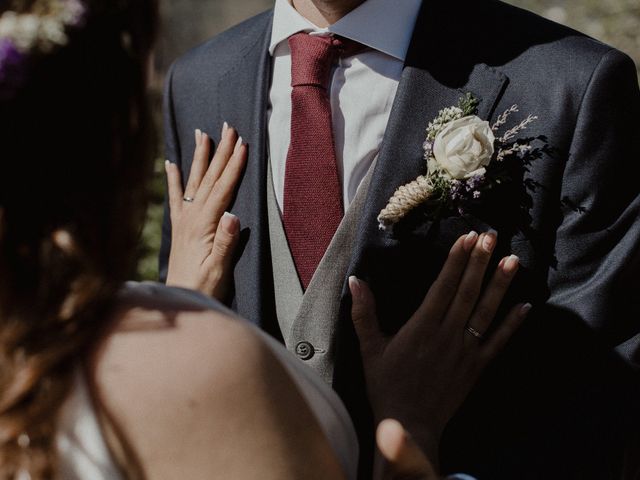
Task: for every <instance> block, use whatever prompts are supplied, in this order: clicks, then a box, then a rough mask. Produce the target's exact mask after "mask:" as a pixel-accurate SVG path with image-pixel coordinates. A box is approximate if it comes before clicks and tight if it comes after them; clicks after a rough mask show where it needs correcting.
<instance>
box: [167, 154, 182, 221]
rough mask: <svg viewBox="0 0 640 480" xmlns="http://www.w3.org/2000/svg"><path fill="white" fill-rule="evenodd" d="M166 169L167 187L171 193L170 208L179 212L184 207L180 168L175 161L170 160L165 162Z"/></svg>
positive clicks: (173, 211) (174, 211)
mask: <svg viewBox="0 0 640 480" xmlns="http://www.w3.org/2000/svg"><path fill="white" fill-rule="evenodd" d="M164 169H165V172H166V174H167V189H168V193H169V209H170V211H171V213H172V214H173V213H177V212H179V211H180V209H181V208H182V202H183V194H182V180H181V175H180V169H179V168H178V166H177V165H176V164H175V163H171V162H170V161H169V160H167V161H166V162H164Z"/></svg>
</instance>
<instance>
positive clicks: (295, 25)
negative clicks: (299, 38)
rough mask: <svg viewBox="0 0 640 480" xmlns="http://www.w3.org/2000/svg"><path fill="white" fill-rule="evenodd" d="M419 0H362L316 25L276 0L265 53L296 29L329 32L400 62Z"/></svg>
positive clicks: (420, 2)
mask: <svg viewBox="0 0 640 480" xmlns="http://www.w3.org/2000/svg"><path fill="white" fill-rule="evenodd" d="M421 4H422V0H366V1H365V2H364V3H362V4H361V5H360V6H359V7H358V8H356V9H354V10H352V11H351V12H349V13H348V14H347V15H345V16H344V17H342V18H341V19H340V20H338V21H337V22H336V23H334V24H333V25H330V26H329V27H327V28H319V27H317V26H315V25H314V24H313V23H311V22H310V21H309V20H307V19H306V18H304V17H303V16H302V15H300V14H299V13H298V12H297V11H296V9H295V8H293V6H292V5H291V3H290V0H276V5H275V9H274V13H273V30H272V33H271V44H270V45H269V53H271V55H273V52H274V51H275V49H276V47H277V46H278V45H279V44H280V43H281V42H283V41H285V40H287V39H288V38H289V37H290V36H291V35H293V34H295V33H298V32H317V33H333V34H336V35H340V36H343V37H346V38H349V39H351V40H355V41H356V42H359V43H361V44H363V45H366V46H368V47H370V48H373V49H374V50H378V51H380V52H383V53H386V54H387V55H391V56H392V57H394V58H397V59H398V60H400V61H402V62H404V60H405V57H406V56H407V50H408V49H409V43H410V42H411V37H412V35H413V29H414V27H415V23H416V19H417V17H418V12H419V10H420V6H421Z"/></svg>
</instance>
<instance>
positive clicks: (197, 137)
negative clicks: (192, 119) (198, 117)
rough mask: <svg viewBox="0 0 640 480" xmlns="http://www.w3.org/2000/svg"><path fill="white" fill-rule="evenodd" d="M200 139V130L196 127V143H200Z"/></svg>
mask: <svg viewBox="0 0 640 480" xmlns="http://www.w3.org/2000/svg"><path fill="white" fill-rule="evenodd" d="M201 140H202V130H200V129H199V128H196V145H200V142H201Z"/></svg>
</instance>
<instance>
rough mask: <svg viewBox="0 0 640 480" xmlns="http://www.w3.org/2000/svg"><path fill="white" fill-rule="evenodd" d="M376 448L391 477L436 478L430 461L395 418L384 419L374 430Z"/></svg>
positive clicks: (425, 479)
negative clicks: (387, 466) (388, 468)
mask: <svg viewBox="0 0 640 480" xmlns="http://www.w3.org/2000/svg"><path fill="white" fill-rule="evenodd" d="M376 440H377V444H378V449H379V450H380V452H381V453H382V455H383V457H384V458H385V459H386V460H387V461H388V462H389V465H390V470H391V476H390V478H391V479H396V478H397V479H400V478H402V479H414V480H437V479H438V478H439V477H438V475H437V474H436V472H435V471H434V469H433V466H432V465H431V462H429V459H428V458H427V457H426V456H425V454H424V453H423V452H422V450H421V449H420V447H418V445H417V444H416V443H415V442H414V441H413V439H412V438H411V436H410V435H409V434H408V433H407V431H406V430H405V429H404V427H403V426H402V425H401V424H400V422H398V421H397V420H384V421H382V422H381V423H380V425H378V430H377V432H376Z"/></svg>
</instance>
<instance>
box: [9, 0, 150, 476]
mask: <svg viewBox="0 0 640 480" xmlns="http://www.w3.org/2000/svg"><path fill="white" fill-rule="evenodd" d="M155 3H156V2H155V0H77V1H74V0H15V1H6V0H0V15H2V17H1V19H0V138H1V141H0V478H1V479H8V478H17V477H18V475H19V473H20V472H21V471H22V472H25V473H29V474H30V478H32V479H34V480H35V479H41V478H51V477H52V476H54V472H55V469H56V453H55V452H56V448H55V444H54V443H55V431H56V420H57V416H58V413H59V410H60V407H61V405H62V404H63V402H64V400H65V399H66V397H67V396H68V394H69V391H70V388H71V385H72V380H73V374H74V370H75V369H76V368H77V366H78V365H79V360H80V359H82V358H83V357H84V356H85V355H87V353H88V352H89V351H91V349H92V348H94V347H95V345H96V342H97V340H98V339H99V337H100V336H101V335H102V334H103V333H104V329H105V328H107V327H108V326H107V325H105V320H106V318H107V315H108V313H109V310H110V308H111V302H112V299H113V298H114V295H115V293H116V292H117V290H118V288H119V286H120V285H121V284H122V282H123V281H124V280H125V279H127V278H128V276H129V275H131V274H132V271H133V267H134V261H135V251H136V244H137V241H138V238H139V233H140V230H141V224H142V220H143V217H144V211H145V208H146V188H145V186H146V183H147V180H148V176H149V174H150V173H151V168H152V158H151V157H152V152H153V146H154V143H155V142H154V140H153V138H152V135H150V130H149V129H150V125H151V121H150V119H149V118H148V110H147V103H146V93H145V90H146V88H145V87H146V74H147V67H148V64H149V56H150V55H149V53H150V49H151V46H152V40H153V36H154V26H155V24H156V5H155ZM78 6H81V11H77V7H78ZM67 7H68V8H75V9H76V10H74V11H72V12H71V13H69V12H68V11H65V10H64V9H65V8H67ZM74 15H75V16H74ZM7 19H8V20H7ZM43 19H44V20H45V21H42V20H43ZM3 22H4V23H3ZM20 22H22V23H20ZM38 22H39V23H38ZM55 22H57V23H55ZM12 29H13V30H12ZM20 478H22V477H20ZM26 478H29V477H26Z"/></svg>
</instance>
